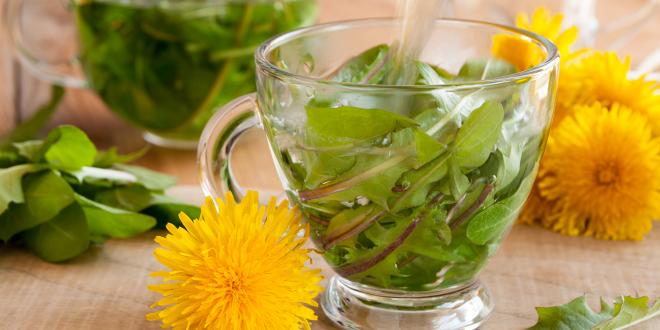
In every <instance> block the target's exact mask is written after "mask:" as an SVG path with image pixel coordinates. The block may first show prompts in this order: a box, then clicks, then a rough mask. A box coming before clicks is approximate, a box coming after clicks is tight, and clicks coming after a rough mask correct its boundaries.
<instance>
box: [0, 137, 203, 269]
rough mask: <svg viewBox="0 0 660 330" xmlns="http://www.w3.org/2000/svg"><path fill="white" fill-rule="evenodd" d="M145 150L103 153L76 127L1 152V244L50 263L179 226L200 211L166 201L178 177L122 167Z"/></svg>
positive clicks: (7, 147)
mask: <svg viewBox="0 0 660 330" xmlns="http://www.w3.org/2000/svg"><path fill="white" fill-rule="evenodd" d="M142 154H143V152H137V153H133V154H128V155H120V154H118V153H117V150H116V149H115V148H111V149H109V150H106V151H99V150H97V149H96V147H95V145H94V144H93V143H92V142H91V141H90V140H89V138H88V137H87V135H85V133H84V132H83V131H81V130H80V129H78V128H76V127H74V126H68V125H65V126H59V127H57V128H55V129H53V130H52V131H51V132H50V133H49V134H48V136H47V137H46V138H45V139H44V140H28V141H23V142H13V143H8V144H6V145H5V146H4V147H2V148H1V149H0V241H4V242H5V243H7V242H12V243H16V244H19V245H22V246H25V247H27V248H28V249H29V250H31V251H32V252H34V253H35V254H36V255H37V256H39V257H41V258H42V259H44V260H46V261H50V262H60V261H65V260H68V259H71V258H73V257H76V256H78V255H80V254H81V253H83V252H85V251H86V250H87V249H88V248H89V246H90V243H102V242H104V241H105V240H106V239H109V238H127V237H131V236H135V235H137V234H140V233H143V232H146V231H148V230H150V229H152V228H154V227H164V225H165V224H166V223H167V222H169V221H178V220H177V219H178V217H177V214H178V213H179V212H181V211H184V212H186V213H187V214H189V215H191V216H193V217H194V216H196V215H198V214H199V209H198V208H197V207H194V206H191V205H187V204H184V203H182V202H180V201H177V200H175V199H173V198H171V197H168V196H166V195H165V193H164V191H165V189H167V188H169V187H171V186H173V185H174V184H175V179H174V178H173V177H170V176H167V175H164V174H161V173H158V172H154V171H151V170H148V169H146V168H143V167H138V166H131V165H126V164H124V163H126V162H129V161H132V160H134V159H135V158H137V157H140V156H141V155H142Z"/></svg>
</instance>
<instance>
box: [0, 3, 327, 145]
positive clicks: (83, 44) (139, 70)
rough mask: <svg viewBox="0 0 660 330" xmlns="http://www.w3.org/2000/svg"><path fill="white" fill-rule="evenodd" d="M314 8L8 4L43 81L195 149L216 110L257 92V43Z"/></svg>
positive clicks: (16, 40) (161, 140)
mask: <svg viewBox="0 0 660 330" xmlns="http://www.w3.org/2000/svg"><path fill="white" fill-rule="evenodd" d="M67 7H68V8H67ZM316 12H317V6H316V2H315V1H314V0H257V1H253V0H229V1H227V0H206V1H200V0H187V1H167V0H75V1H52V0H8V1H7V10H6V22H7V24H8V28H9V30H10V31H11V33H10V36H11V38H10V39H11V41H12V43H13V47H14V49H15V53H16V54H17V56H18V57H19V59H20V60H21V62H22V63H23V64H25V65H26V66H27V67H28V68H30V69H31V70H32V71H33V72H35V73H36V75H37V76H38V77H40V78H43V79H47V80H51V81H53V82H56V83H59V84H63V85H65V86H70V87H90V88H92V89H93V90H94V91H95V92H96V94H98V95H99V96H100V97H101V99H102V100H103V101H104V103H105V104H106V105H107V106H108V107H109V108H110V110H112V111H113V112H115V113H116V114H118V115H119V116H120V117H122V118H123V119H125V120H127V121H128V122H130V123H132V124H133V125H135V126H137V127H139V128H141V129H144V130H145V131H146V134H145V138H146V139H147V140H148V141H149V142H151V143H154V144H157V145H161V146H168V147H181V148H194V147H195V146H196V145H197V141H198V139H199V135H200V134H201V131H202V129H203V127H204V125H205V124H206V122H207V120H208V119H209V118H210V117H211V115H212V114H213V110H214V109H217V108H218V107H219V106H221V105H224V104H225V103H227V102H228V101H230V100H232V99H233V98H235V97H237V96H240V95H243V94H245V93H250V92H252V91H254V80H255V77H254V72H255V68H254V61H253V58H252V53H253V52H254V49H255V48H256V47H257V46H258V45H259V44H261V43H262V42H263V41H265V40H266V39H268V38H269V37H271V36H273V35H275V34H278V33H281V32H284V31H288V30H291V29H293V28H297V27H300V26H303V25H308V24H310V23H312V22H313V21H314V20H315V18H316ZM39 13H41V14H44V13H46V15H41V16H39V15H38V14H39ZM48 15H50V16H51V17H52V19H54V20H56V21H57V24H55V27H56V28H55V31H50V30H49V29H48V28H45V26H48V25H47V24H45V23H46V22H43V21H47V20H48V19H46V20H44V16H46V17H48ZM74 22H75V23H74ZM67 23H68V24H69V26H68V28H67V26H66V24H67ZM40 24H41V26H42V28H39V26H40ZM34 27H37V30H36V31H39V32H37V33H35V32H33V31H31V30H30V28H34ZM37 34H38V35H37ZM52 34H54V36H53V35H52ZM49 39H50V40H49ZM74 40H77V41H78V43H77V47H76V44H75V42H72V41H74ZM62 45H66V46H65V47H63V46H62ZM76 48H79V49H76Z"/></svg>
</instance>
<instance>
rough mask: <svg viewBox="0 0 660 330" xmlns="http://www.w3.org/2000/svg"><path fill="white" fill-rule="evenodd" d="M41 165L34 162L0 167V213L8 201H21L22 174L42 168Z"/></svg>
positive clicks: (7, 204)
mask: <svg viewBox="0 0 660 330" xmlns="http://www.w3.org/2000/svg"><path fill="white" fill-rule="evenodd" d="M42 169H43V167H41V166H39V165H34V164H22V165H15V166H12V167H9V168H3V169H0V213H2V212H4V211H5V210H7V208H8V207H9V203H12V202H13V203H23V202H24V201H25V199H24V196H23V184H22V181H21V180H22V179H23V176H24V175H25V174H27V173H32V172H36V171H39V170H42Z"/></svg>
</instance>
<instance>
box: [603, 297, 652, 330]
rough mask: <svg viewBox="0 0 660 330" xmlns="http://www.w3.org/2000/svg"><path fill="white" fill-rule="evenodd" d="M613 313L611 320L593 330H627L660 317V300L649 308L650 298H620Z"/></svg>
mask: <svg viewBox="0 0 660 330" xmlns="http://www.w3.org/2000/svg"><path fill="white" fill-rule="evenodd" d="M611 313H612V315H613V317H612V318H611V319H609V320H606V321H603V322H601V323H599V324H597V325H596V326H594V327H593V330H619V329H625V328H629V327H631V326H633V325H636V324H639V323H642V322H644V321H646V320H648V319H650V318H653V317H656V316H660V300H656V301H655V303H654V304H653V305H652V306H650V307H649V297H637V298H635V297H630V296H624V297H620V298H618V299H617V300H616V301H615V303H614V308H613V309H612V311H611Z"/></svg>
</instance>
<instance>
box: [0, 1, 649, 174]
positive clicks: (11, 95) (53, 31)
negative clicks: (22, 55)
mask: <svg viewBox="0 0 660 330" xmlns="http://www.w3.org/2000/svg"><path fill="white" fill-rule="evenodd" d="M7 1H9V0H0V3H2V6H0V7H1V9H0V11H4V10H6V7H7V6H6V3H7ZM12 1H13V0H12ZM540 5H544V6H546V7H548V8H549V9H550V10H552V11H554V12H557V11H563V12H564V13H565V15H566V18H565V22H566V23H567V24H571V25H577V26H578V27H580V31H581V35H580V40H579V44H580V46H591V47H595V48H599V49H611V50H615V51H618V52H619V53H620V54H623V55H630V57H631V60H632V66H633V68H640V67H641V68H643V69H645V70H657V69H658V67H657V63H658V60H659V59H658V58H659V57H660V54H659V53H658V51H660V32H659V31H660V1H658V0H625V1H624V0H564V1H561V0H530V1H516V0H460V1H459V0H454V1H446V2H445V4H444V6H445V8H444V11H443V12H444V16H449V17H458V18H468V19H477V20H486V21H492V22H498V23H503V24H513V22H514V20H515V16H516V13H518V12H526V13H531V12H532V11H533V9H534V8H536V7H538V6H540ZM318 6H319V10H318V13H319V17H318V22H330V21H338V20H347V19H355V18H365V17H387V16H393V15H394V14H395V7H396V0H318ZM70 7H71V3H70V1H67V0H24V3H23V5H22V6H21V8H20V10H19V11H18V13H17V14H16V15H14V16H12V18H13V19H19V20H20V22H21V23H20V26H19V28H20V29H21V30H22V32H23V34H24V41H25V42H26V44H29V45H31V46H30V47H31V49H30V52H32V53H34V54H35V55H38V56H39V57H42V58H44V59H47V60H48V61H49V62H53V63H60V64H61V65H62V66H63V69H64V70H67V69H68V63H69V61H70V59H71V58H72V57H73V56H74V55H73V54H75V53H76V52H77V51H78V41H77V39H78V38H77V31H76V26H75V21H74V19H73V14H72V11H71V8H70ZM5 14H6V13H4V12H3V13H2V15H0V17H1V18H0V19H1V20H2V23H3V24H2V33H0V81H1V82H0V86H1V88H0V135H4V134H6V133H7V132H8V131H10V130H11V129H12V128H13V127H15V125H16V124H17V123H20V122H21V121H23V120H25V118H28V117H29V116H30V115H31V114H32V112H33V111H34V110H35V109H36V108H37V107H38V106H39V105H41V104H43V103H44V102H46V101H47V100H48V99H49V94H50V87H49V86H50V83H49V82H44V81H43V80H40V79H39V78H38V77H36V76H35V75H34V74H33V72H32V71H30V70H27V69H26V68H25V67H24V66H23V65H21V64H20V63H19V62H18V61H17V60H16V59H15V58H14V57H13V56H12V51H11V49H10V47H9V45H8V41H7V39H8V31H7V28H6V25H7V24H6V23H7V16H6V15H5ZM61 123H71V124H75V125H77V126H79V127H81V128H82V129H84V130H85V131H86V132H88V134H89V135H90V136H91V137H92V139H93V140H94V141H95V142H96V143H97V144H98V145H99V146H101V147H109V146H113V145H117V146H118V147H119V149H120V150H122V151H131V150H135V149H139V148H141V146H143V145H144V144H145V143H146V142H144V141H143V140H142V137H141V133H140V131H139V130H137V129H135V128H133V127H131V126H130V125H128V124H126V123H125V122H123V121H122V120H120V119H118V118H117V117H116V116H115V115H114V114H113V113H111V112H110V111H108V110H107V109H106V107H105V106H104V104H103V103H102V102H101V101H100V99H99V98H98V97H97V96H95V94H94V93H93V92H92V91H90V90H85V89H72V88H69V89H68V90H67V93H66V95H65V99H64V101H63V103H62V105H61V106H60V109H59V111H58V112H57V113H56V115H55V117H54V119H53V120H52V121H51V122H50V123H49V127H52V126H55V125H57V124H61ZM182 155H185V157H188V158H192V157H194V156H192V153H191V152H190V151H171V150H168V151H165V150H163V149H161V148H153V149H152V150H151V151H150V152H149V158H150V166H151V167H154V165H155V166H156V167H160V168H155V169H156V170H163V171H168V168H169V167H171V166H173V165H172V163H173V162H176V161H177V160H178V159H179V156H182ZM178 166H179V167H180V168H179V169H178V171H191V172H193V173H194V172H195V168H194V167H195V165H194V162H186V163H185V164H178ZM195 180H196V178H195V176H194V175H188V176H186V177H184V178H183V179H182V181H183V182H182V183H195V182H194V181H195ZM187 181H191V182H187Z"/></svg>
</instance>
